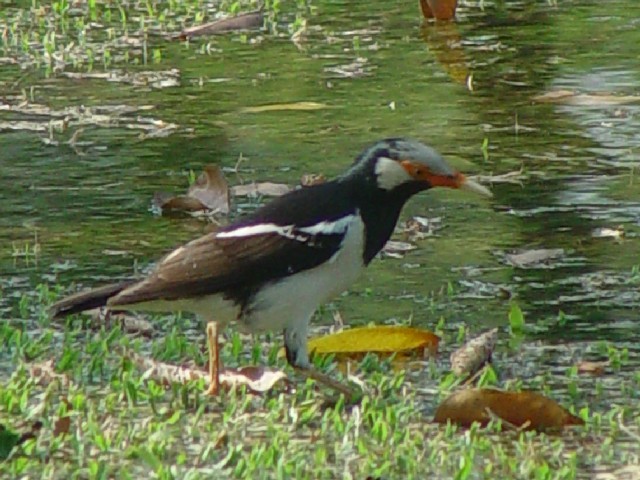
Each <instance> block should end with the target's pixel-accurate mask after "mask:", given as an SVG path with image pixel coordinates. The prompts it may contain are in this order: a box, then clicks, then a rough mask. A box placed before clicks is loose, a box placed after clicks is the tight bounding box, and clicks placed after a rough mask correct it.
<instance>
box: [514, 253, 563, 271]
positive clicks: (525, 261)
mask: <svg viewBox="0 0 640 480" xmlns="http://www.w3.org/2000/svg"><path fill="white" fill-rule="evenodd" d="M562 256H564V249H562V248H539V249H536V250H524V251H521V252H519V253H508V254H507V255H505V260H506V261H507V262H508V263H510V264H511V265H512V266H514V267H517V268H533V267H535V266H538V265H540V264H546V263H548V262H549V260H557V259H558V258H560V257H562Z"/></svg>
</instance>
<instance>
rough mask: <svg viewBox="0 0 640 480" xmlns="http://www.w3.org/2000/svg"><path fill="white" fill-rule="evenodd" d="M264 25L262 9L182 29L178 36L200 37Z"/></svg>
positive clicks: (184, 37) (181, 37)
mask: <svg viewBox="0 0 640 480" xmlns="http://www.w3.org/2000/svg"><path fill="white" fill-rule="evenodd" d="M263 25H264V14H263V13H262V11H256V12H249V13H243V14H241V15H237V16H235V17H229V18H223V19H220V20H216V21H215V22H210V23H205V24H204V25H198V26H195V27H189V28H185V29H184V30H182V32H181V33H180V35H179V36H178V38H180V40H186V39H187V38H193V37H201V36H203V35H215V34H220V33H226V32H231V31H238V30H252V29H259V28H262V26H263Z"/></svg>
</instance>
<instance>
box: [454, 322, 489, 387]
mask: <svg viewBox="0 0 640 480" xmlns="http://www.w3.org/2000/svg"><path fill="white" fill-rule="evenodd" d="M497 341H498V329H497V328H494V329H493V330H489V331H488V332H485V333H483V334H482V335H479V336H478V337H476V338H473V339H471V340H469V341H468V342H467V343H465V344H464V345H463V346H461V347H460V348H458V349H457V350H456V351H454V352H453V353H452V354H451V371H452V372H453V373H455V374H456V375H458V376H462V375H467V374H468V375H474V374H475V373H476V372H477V371H479V370H480V369H481V368H482V367H483V366H484V365H485V364H486V363H488V362H490V361H491V355H492V354H493V350H494V348H495V346H496V342H497Z"/></svg>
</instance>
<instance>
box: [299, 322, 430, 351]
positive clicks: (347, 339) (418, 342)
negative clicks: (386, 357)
mask: <svg viewBox="0 0 640 480" xmlns="http://www.w3.org/2000/svg"><path fill="white" fill-rule="evenodd" d="M439 341H440V337H438V336H437V335H435V334H433V333H431V332H429V331H428V330H420V329H417V328H412V327H396V326H378V327H363V328H350V329H348V330H343V331H341V332H338V333H334V334H331V335H326V336H324V337H316V338H312V339H311V340H309V343H308V348H309V351H310V352H315V353H319V354H326V353H335V354H337V355H345V356H358V355H359V354H364V353H368V352H374V353H386V354H391V353H397V352H403V353H409V352H418V353H419V354H421V355H424V353H425V351H428V352H429V354H431V355H435V354H436V352H437V351H438V342H439Z"/></svg>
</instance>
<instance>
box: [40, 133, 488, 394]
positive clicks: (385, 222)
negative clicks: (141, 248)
mask: <svg viewBox="0 0 640 480" xmlns="http://www.w3.org/2000/svg"><path fill="white" fill-rule="evenodd" d="M436 187H448V188H453V189H462V190H468V191H471V192H475V193H477V194H480V195H483V196H486V197H491V196H492V193H491V191H490V190H488V189H487V188H486V187H484V186H483V185H481V184H479V183H477V182H475V181H473V180H471V179H469V178H467V177H466V176H464V175H463V174H462V173H460V172H459V171H457V170H455V169H454V168H452V167H451V166H450V165H449V164H448V163H447V162H446V161H445V159H444V158H443V157H442V155H440V154H439V153H438V152H437V151H436V150H435V149H433V148H432V147H430V146H427V145H425V144H424V143H421V142H419V141H417V140H413V139H407V138H388V139H384V140H380V141H377V142H375V143H373V144H371V145H370V146H368V147H367V148H366V149H365V150H364V151H363V152H362V153H361V154H360V155H359V156H358V157H357V158H356V160H355V162H354V163H353V164H352V165H351V167H350V168H348V169H347V170H346V171H345V172H344V173H343V174H341V175H339V176H337V177H336V178H334V179H333V180H330V181H327V182H325V183H320V184H316V185H312V186H308V187H301V188H299V189H297V190H293V191H290V192H289V193H287V194H285V195H283V196H280V197H277V198H275V199H274V200H272V201H271V202H269V203H267V204H265V205H264V206H262V207H261V208H259V209H257V210H255V211H254V212H253V213H251V214H249V215H247V216H245V217H244V218H240V219H238V220H237V221H235V222H232V223H230V224H229V225H227V226H224V227H222V228H220V229H218V230H216V231H213V232H210V233H208V234H205V235H203V236H201V237H199V238H196V239H195V240H192V241H190V242H188V243H186V244H184V245H183V246H180V247H178V248H176V249H175V250H173V251H171V252H169V253H168V254H167V255H166V256H164V257H163V258H162V259H160V260H159V262H158V263H157V264H156V265H155V267H154V268H153V269H152V270H151V271H150V272H149V273H148V274H147V275H146V276H144V277H143V278H137V279H132V280H125V281H122V282H119V283H115V284H111V285H106V286H102V287H98V288H96V289H93V290H89V291H84V292H80V293H76V294H74V295H71V296H69V297H67V298H63V299H62V300H60V301H58V302H57V303H55V304H54V305H52V307H51V315H52V316H53V317H54V318H58V317H64V316H67V315H71V314H75V313H78V312H82V311H85V310H89V309H93V308H97V307H107V308H108V309H109V310H110V311H130V310H143V311H151V312H175V311H183V312H191V313H194V314H196V315H197V316H199V317H200V318H202V319H203V320H204V321H205V323H206V333H207V342H208V346H209V376H210V384H209V387H208V390H207V393H209V394H211V395H216V394H218V390H219V385H220V380H219V372H220V360H219V351H218V350H219V345H218V341H219V333H220V331H221V329H222V328H224V327H225V326H226V325H227V324H228V323H230V322H231V321H234V320H235V321H236V322H237V324H238V326H239V327H240V328H241V329H242V330H244V331H248V332H252V333H258V332H263V331H282V332H283V337H284V346H285V353H286V359H287V362H288V363H289V364H290V365H291V366H292V367H293V368H294V370H295V371H297V372H299V373H301V374H302V375H303V376H304V377H307V378H312V379H314V380H316V381H317V382H319V383H321V384H324V385H325V386H327V387H330V388H332V389H334V390H335V391H337V392H338V393H339V394H340V393H342V394H344V395H347V396H348V395H352V394H353V393H354V392H353V390H352V389H351V388H350V387H349V386H347V385H345V384H343V383H341V382H339V381H337V380H335V379H333V378H332V377H331V376H329V375H327V374H324V373H322V372H320V371H319V370H316V369H315V368H314V367H313V366H312V364H311V362H310V360H309V354H308V351H307V333H308V329H309V324H310V320H311V318H312V316H313V314H314V312H315V311H316V309H317V308H318V307H319V306H320V305H322V304H324V303H326V302H328V301H329V300H330V299H331V298H333V297H335V296H336V295H338V294H340V293H341V292H343V291H345V290H346V289H348V288H349V287H350V286H351V285H352V284H353V283H354V282H355V281H356V280H357V279H358V277H359V276H360V274H361V273H362V272H363V270H364V269H365V267H367V266H368V265H369V264H370V263H371V261H372V260H373V259H374V258H375V257H376V255H377V254H378V253H379V252H380V251H381V249H382V248H383V247H384V245H385V244H386V242H387V241H388V240H389V238H390V237H391V235H392V233H393V231H394V229H395V226H396V224H397V222H398V218H399V216H400V212H401V210H402V208H403V206H404V205H405V203H406V202H407V201H408V200H409V199H410V198H411V197H412V196H414V195H415V194H417V193H419V192H422V191H425V190H429V189H431V188H436Z"/></svg>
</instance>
